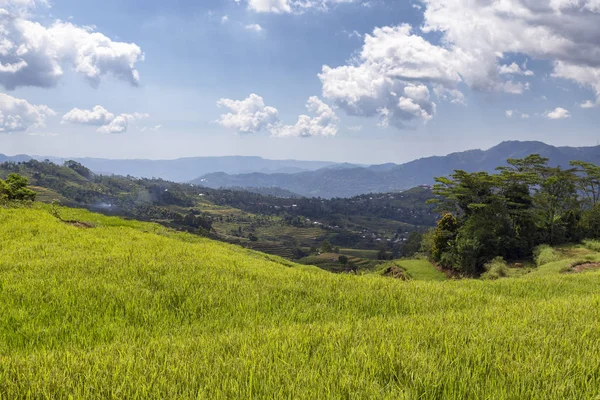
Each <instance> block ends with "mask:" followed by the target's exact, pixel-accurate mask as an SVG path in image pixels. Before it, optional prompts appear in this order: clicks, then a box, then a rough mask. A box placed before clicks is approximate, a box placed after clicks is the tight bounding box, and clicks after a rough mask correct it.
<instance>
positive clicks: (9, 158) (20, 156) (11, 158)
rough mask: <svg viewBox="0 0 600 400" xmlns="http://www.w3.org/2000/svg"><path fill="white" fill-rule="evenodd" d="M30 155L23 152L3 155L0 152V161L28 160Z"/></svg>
mask: <svg viewBox="0 0 600 400" xmlns="http://www.w3.org/2000/svg"><path fill="white" fill-rule="evenodd" d="M29 160H31V157H29V156H28V155H25V154H17V155H16V156H5V155H4V154H0V163H4V162H22V161H29Z"/></svg>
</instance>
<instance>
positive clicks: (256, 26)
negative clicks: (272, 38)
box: [246, 24, 263, 32]
mask: <svg viewBox="0 0 600 400" xmlns="http://www.w3.org/2000/svg"><path fill="white" fill-rule="evenodd" d="M246 29H247V30H249V31H254V32H262V31H263V27H262V26H260V25H259V24H250V25H246Z"/></svg>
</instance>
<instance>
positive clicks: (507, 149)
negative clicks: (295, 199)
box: [0, 141, 600, 198]
mask: <svg viewBox="0 0 600 400" xmlns="http://www.w3.org/2000/svg"><path fill="white" fill-rule="evenodd" d="M530 154H540V155H542V156H543V157H547V158H549V159H550V165H553V166H556V165H561V166H563V167H567V166H568V165H569V162H570V161H571V160H583V161H590V162H594V163H596V164H599V165H600V146H595V147H556V146H551V145H548V144H545V143H543V142H537V141H528V142H521V141H507V142H502V143H500V144H499V145H497V146H494V147H492V148H490V149H488V150H467V151H463V152H457V153H452V154H448V155H446V156H434V157H426V158H421V159H418V160H415V161H411V162H407V163H404V164H394V163H386V164H380V165H371V166H363V165H357V164H351V163H335V162H328V161H298V160H268V159H264V158H261V157H246V156H226V157H191V158H180V159H176V160H110V159H102V158H71V159H72V160H74V161H77V162H79V163H81V164H83V165H84V166H86V167H87V168H89V169H91V170H92V171H94V172H96V173H100V174H108V175H110V174H114V175H131V176H136V177H141V178H153V177H156V178H162V179H166V180H170V181H175V182H189V183H194V184H198V185H201V186H206V187H210V188H221V187H225V188H234V189H239V188H247V189H252V190H253V191H256V189H258V188H260V190H261V192H265V190H266V191H267V192H271V193H274V194H277V193H286V196H285V197H290V196H293V195H294V194H297V195H300V196H305V197H323V198H333V197H352V196H356V195H360V194H364V193H383V192H395V191H401V190H405V189H409V188H412V187H415V186H419V185H431V184H433V182H434V177H436V176H447V175H449V174H451V173H452V171H454V170H457V169H462V170H465V171H468V172H474V171H487V172H493V171H494V169H495V168H496V167H498V166H501V165H505V164H506V160H507V159H508V158H523V157H526V156H528V155H530ZM31 158H34V159H37V160H44V159H48V160H50V161H52V162H55V163H57V164H62V162H64V161H65V160H67V159H69V158H57V157H43V156H28V155H17V156H5V155H2V154H0V163H2V162H6V161H13V162H19V161H27V160H29V159H31Z"/></svg>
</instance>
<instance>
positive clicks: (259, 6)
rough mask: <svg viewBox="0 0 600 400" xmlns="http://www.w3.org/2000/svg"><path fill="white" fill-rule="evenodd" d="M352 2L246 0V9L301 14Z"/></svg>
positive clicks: (351, 1)
mask: <svg viewBox="0 0 600 400" xmlns="http://www.w3.org/2000/svg"><path fill="white" fill-rule="evenodd" d="M236 1H237V0H236ZM354 2H355V0H248V8H249V9H250V10H253V11H256V12H260V13H275V14H282V13H302V12H305V11H308V10H320V11H327V10H328V9H329V8H330V7H331V6H332V5H335V4H341V3H354Z"/></svg>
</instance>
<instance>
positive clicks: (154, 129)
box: [140, 125, 162, 132]
mask: <svg viewBox="0 0 600 400" xmlns="http://www.w3.org/2000/svg"><path fill="white" fill-rule="evenodd" d="M161 128H162V125H155V126H144V127H142V128H141V129H140V131H142V132H146V131H151V132H158V131H159V130H160V129H161Z"/></svg>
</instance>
